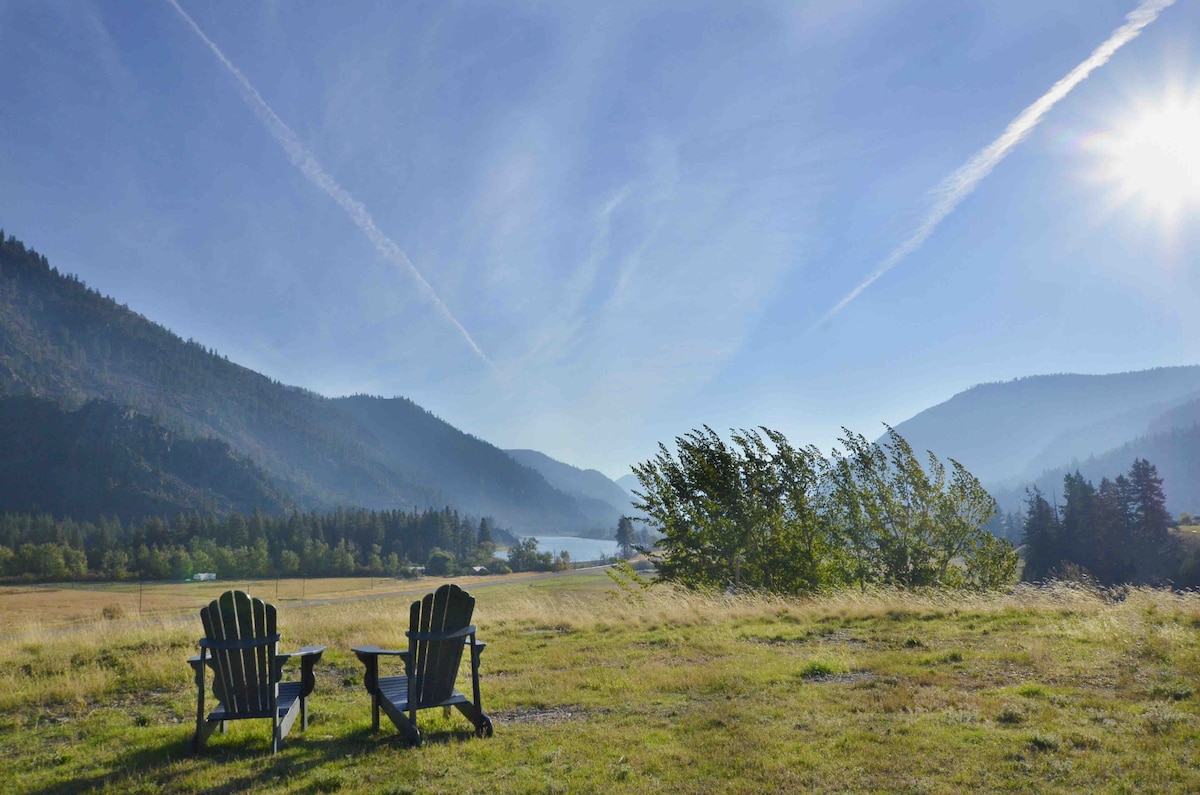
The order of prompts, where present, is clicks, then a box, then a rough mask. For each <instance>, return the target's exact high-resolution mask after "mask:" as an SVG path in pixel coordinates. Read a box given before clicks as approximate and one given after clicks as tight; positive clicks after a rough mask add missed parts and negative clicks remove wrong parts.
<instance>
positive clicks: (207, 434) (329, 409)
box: [0, 235, 591, 531]
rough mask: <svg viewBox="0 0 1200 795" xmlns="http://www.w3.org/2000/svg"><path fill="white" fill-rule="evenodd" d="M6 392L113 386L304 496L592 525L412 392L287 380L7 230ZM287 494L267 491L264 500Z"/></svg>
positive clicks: (2, 326)
mask: <svg viewBox="0 0 1200 795" xmlns="http://www.w3.org/2000/svg"><path fill="white" fill-rule="evenodd" d="M5 396H22V397H26V396H29V397H40V398H44V399H47V400H51V401H54V402H56V403H58V404H59V405H61V406H63V407H64V408H66V409H75V408H78V407H80V406H82V405H83V404H84V403H85V402H86V401H88V400H92V399H100V400H105V401H109V402H111V403H113V404H116V405H118V406H129V407H132V408H134V409H136V410H137V411H138V412H140V413H142V414H146V415H149V416H153V417H155V418H157V421H159V422H160V423H161V424H162V426H163V427H164V428H165V429H167V430H169V431H170V433H172V434H176V435H177V436H178V438H188V437H191V438H201V439H202V438H212V439H217V440H220V441H221V442H224V443H225V444H227V445H228V446H229V448H231V449H232V450H233V451H236V453H237V454H238V455H242V456H245V457H247V458H248V459H250V460H251V461H253V462H254V464H255V465H256V466H258V467H261V469H262V471H263V472H264V473H265V475H266V477H267V478H268V479H269V480H270V483H271V489H272V490H273V491H272V493H274V492H278V493H279V494H285V495H288V497H289V499H291V500H294V504H296V505H297V506H298V507H301V508H317V509H327V508H332V507H336V506H338V505H344V506H359V507H365V508H372V509H393V508H400V509H406V510H411V509H419V508H426V507H433V508H440V507H443V506H446V505H450V506H453V507H455V508H457V509H459V510H462V511H468V512H472V513H476V514H479V515H491V516H493V517H495V518H496V519H497V520H499V521H500V522H501V523H509V524H512V525H514V526H515V527H516V528H517V529H520V530H528V531H535V530H537V531H546V530H554V531H571V530H578V529H583V528H586V527H589V526H590V525H591V521H590V520H589V518H588V516H587V513H586V512H585V511H583V510H581V509H580V507H579V506H578V505H577V504H576V503H575V501H574V500H573V499H572V498H571V497H569V496H567V495H565V494H562V493H560V492H558V491H556V490H555V489H554V488H552V487H551V486H550V485H549V484H547V483H546V482H545V480H544V479H543V478H542V477H541V476H540V475H538V474H537V473H535V472H532V471H530V470H528V469H527V468H524V467H521V466H520V465H518V464H517V463H516V462H515V461H513V460H512V459H511V458H510V457H508V456H507V455H505V454H504V453H503V452H502V451H501V450H499V449H498V448H496V447H494V446H492V445H489V444H487V443H486V442H483V441H481V440H478V439H475V438H474V437H470V436H469V435H467V434H464V433H462V432H461V431H459V430H458V429H456V428H453V427H452V426H450V425H448V424H447V423H445V422H442V421H441V420H439V419H437V418H436V417H434V416H433V415H432V414H429V413H428V412H426V411H424V410H421V409H419V408H418V407H416V406H415V405H414V404H412V403H411V402H409V401H405V400H403V399H399V400H395V401H378V402H377V403H375V402H370V399H358V398H349V399H344V400H337V401H335V400H330V399H327V398H324V397H321V396H320V395H316V394H314V393H311V392H308V391H306V390H303V389H298V388H295V387H289V386H285V385H283V384H281V383H279V382H277V381H273V380H271V379H269V378H267V377H265V376H263V375H260V374H258V373H255V372H253V371H251V370H248V369H247V368H245V367H242V366H240V365H237V364H234V363H232V362H230V361H229V360H227V359H225V358H224V357H222V356H219V355H217V353H216V352H215V351H212V350H208V349H206V348H205V347H204V346H202V345H200V344H198V343H196V342H193V341H187V342H185V341H184V340H182V339H180V338H179V337H178V336H177V335H175V334H173V333H171V332H170V331H168V330H167V329H165V328H163V327H162V326H160V325H157V324H155V323H153V322H151V321H150V320H147V319H146V318H145V317H143V316H141V315H139V314H137V313H135V312H132V311H130V310H129V309H128V308H127V307H124V306H120V305H118V304H117V303H116V302H114V301H113V300H112V299H109V298H105V297H103V296H101V295H100V294H99V293H98V292H96V291H95V290H92V289H90V288H88V287H87V286H85V285H84V284H83V283H82V282H80V281H79V280H78V279H77V278H75V277H72V276H64V275H62V274H60V273H59V272H58V271H57V270H55V269H54V268H52V267H51V266H50V263H49V262H48V261H47V260H46V258H45V257H43V256H41V255H39V254H37V253H36V252H35V251H33V250H32V249H27V248H26V247H25V246H24V244H22V243H21V242H20V241H18V240H16V239H15V238H12V237H8V238H7V239H4V238H3V235H0V397H5ZM210 496H211V495H210ZM214 499H216V498H215V497H214ZM213 504H214V505H218V504H220V505H224V504H228V505H233V504H240V503H238V501H237V500H235V499H233V498H230V499H228V500H226V501H225V502H222V501H221V500H220V499H216V502H214V503H213ZM278 505H279V503H278V501H276V500H275V499H274V498H272V499H266V498H264V502H263V503H262V504H261V505H259V506H257V507H261V508H263V510H277V509H278ZM4 508H5V506H4V505H0V510H3V509H4ZM181 509H182V506H181Z"/></svg>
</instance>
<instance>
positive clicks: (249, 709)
mask: <svg viewBox="0 0 1200 795" xmlns="http://www.w3.org/2000/svg"><path fill="white" fill-rule="evenodd" d="M200 620H201V621H202V622H203V623H204V635H205V637H206V638H207V639H208V640H210V641H214V642H216V643H232V644H236V643H238V642H246V641H260V642H259V643H256V644H254V645H251V646H248V647H245V648H220V647H212V648H211V649H210V650H211V653H212V659H213V661H214V665H213V668H214V669H215V676H214V679H213V694H214V695H216V697H217V698H218V699H219V700H220V701H221V703H222V704H224V705H225V709H226V711H227V712H229V713H231V714H235V715H236V714H244V713H256V712H257V713H260V712H265V711H267V710H269V709H270V708H271V696H272V695H273V694H272V692H271V691H272V689H273V686H274V684H275V679H276V678H277V677H275V676H273V673H274V671H273V669H274V668H275V665H274V660H275V652H276V643H274V642H266V641H269V640H270V639H271V638H274V639H275V640H276V641H277V640H278V633H277V632H276V623H275V605H269V604H267V603H266V602H264V601H263V600H262V599H256V598H253V597H251V596H250V595H249V594H248V593H246V592H244V591H226V592H225V593H223V594H221V595H220V596H219V597H218V598H216V599H214V600H213V601H211V602H209V604H208V606H207V607H205V608H202V609H201V610H200Z"/></svg>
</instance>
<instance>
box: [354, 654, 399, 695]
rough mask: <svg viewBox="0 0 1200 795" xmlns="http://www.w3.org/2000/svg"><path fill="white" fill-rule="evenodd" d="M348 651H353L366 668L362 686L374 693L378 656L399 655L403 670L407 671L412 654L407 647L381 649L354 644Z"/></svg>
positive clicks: (377, 673)
mask: <svg viewBox="0 0 1200 795" xmlns="http://www.w3.org/2000/svg"><path fill="white" fill-rule="evenodd" d="M350 651H352V652H354V656H355V657H357V658H358V659H359V662H361V663H362V664H363V666H364V667H365V668H366V669H367V670H366V671H365V672H364V673H363V687H365V688H366V689H367V692H368V693H374V692H375V690H376V688H378V686H379V658H380V657H399V658H400V659H401V660H403V661H404V670H405V673H407V672H408V666H409V660H410V658H411V656H412V655H411V654H410V653H409V651H408V649H403V650H401V649H381V648H379V647H378V646H354V647H353V648H351V649H350Z"/></svg>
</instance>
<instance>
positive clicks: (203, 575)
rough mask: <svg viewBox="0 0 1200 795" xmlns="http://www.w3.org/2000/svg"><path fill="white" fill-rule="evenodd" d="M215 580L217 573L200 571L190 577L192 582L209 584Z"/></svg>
mask: <svg viewBox="0 0 1200 795" xmlns="http://www.w3.org/2000/svg"><path fill="white" fill-rule="evenodd" d="M215 579H217V573H216V572H215V571H201V572H197V573H196V574H193V575H192V581H193V582H211V581H212V580H215Z"/></svg>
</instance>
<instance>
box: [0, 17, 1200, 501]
mask: <svg viewBox="0 0 1200 795" xmlns="http://www.w3.org/2000/svg"><path fill="white" fill-rule="evenodd" d="M1151 6H1153V7H1151ZM1139 8H1140V9H1141V13H1142V16H1141V17H1135V18H1133V20H1132V21H1131V20H1130V19H1127V15H1129V14H1131V12H1135V10H1136V9H1139ZM1130 25H1134V26H1135V27H1136V30H1131V29H1130V27H1129V26H1130ZM1122 29H1124V30H1125V33H1126V34H1128V35H1124V36H1121V37H1119V40H1117V41H1115V43H1114V39H1113V37H1114V34H1119V32H1120V31H1121V30H1122ZM1106 42H1107V43H1109V49H1108V50H1105V51H1104V52H1103V53H1101V54H1100V55H1096V53H1097V48H1101V47H1102V45H1105V43H1106ZM1089 58H1091V59H1092V60H1091V61H1090V62H1089ZM1084 64H1088V67H1087V69H1085V70H1084V73H1085V76H1084V77H1082V78H1080V79H1074V82H1071V83H1070V84H1069V85H1068V86H1066V87H1065V89H1064V87H1063V84H1062V83H1060V81H1063V80H1064V78H1067V77H1068V76H1070V75H1072V74H1074V75H1075V77H1076V78H1079V76H1080V74H1081V73H1080V72H1079V69H1080V67H1081V65H1084ZM1056 84H1057V85H1059V88H1060V89H1061V90H1059V91H1058V93H1057V94H1055V93H1053V88H1054V87H1055V86H1056ZM1048 92H1050V93H1049V94H1048ZM1039 101H1041V103H1042V104H1041V105H1038V104H1037V103H1039ZM0 103H2V104H3V108H4V110H3V112H2V113H0V227H2V228H3V229H4V230H5V232H6V233H7V234H12V235H15V236H16V237H18V238H19V239H21V240H23V241H24V242H25V243H26V244H27V245H30V246H32V247H33V248H36V249H37V250H38V251H40V252H42V253H43V254H45V255H46V256H47V257H48V258H49V259H50V262H51V264H52V265H54V266H55V267H57V268H58V269H59V270H60V271H64V272H67V273H74V274H77V275H78V276H80V277H81V278H82V279H83V280H84V281H85V282H86V283H87V284H89V285H90V286H92V287H94V288H96V289H97V290H99V291H100V292H101V293H104V294H105V295H108V296H111V297H112V298H114V299H116V300H117V301H118V302H119V303H122V304H126V305H128V306H129V307H130V308H131V309H133V310H135V311H137V312H140V313H142V314H144V315H145V316H147V317H148V318H150V319H152V320H154V321H156V322H158V323H160V324H162V325H164V326H166V327H167V328H169V329H171V330H172V331H174V332H175V333H177V334H178V335H179V336H181V337H183V338H184V339H189V338H191V339H195V340H197V341H199V342H201V343H203V344H204V345H206V346H209V347H212V348H215V349H216V350H218V351H219V352H220V353H222V354H224V355H226V356H228V357H229V358H230V359H231V360H233V361H236V362H238V363H240V364H243V365H245V366H247V367H250V368H252V369H254V370H257V371H259V372H262V373H264V374H266V375H268V376H270V377H272V378H275V379H278V380H280V381H283V382H284V383H289V384H296V385H299V386H303V387H306V388H308V389H311V390H314V391H316V392H318V393H321V394H324V395H329V396H337V395H348V394H358V393H367V394H375V395H383V396H385V397H392V396H397V395H401V396H405V397H408V398H411V399H412V400H414V401H415V402H417V403H418V404H420V405H421V406H423V407H425V408H426V409H428V410H429V411H431V412H433V413H434V414H436V415H437V416H439V417H441V418H442V419H444V420H446V421H448V422H450V423H452V424H453V425H455V426H457V427H459V428H461V429H463V430H465V431H467V432H469V433H472V434H474V435H476V436H478V437H480V438H483V439H486V440H487V441H490V442H492V443H494V444H497V445H499V446H501V447H505V448H533V449H537V450H540V451H542V452H544V453H546V454H548V455H551V456H553V457H555V458H557V459H559V460H562V461H565V462H567V463H570V464H573V465H575V466H580V467H585V468H595V469H599V470H601V471H602V472H604V473H605V474H607V475H609V476H610V477H614V478H615V477H619V476H621V475H623V474H627V473H628V472H629V467H630V465H632V464H635V463H638V462H640V461H644V460H646V459H648V458H650V457H652V456H653V455H654V454H655V452H656V449H657V445H658V443H659V442H664V443H666V444H667V445H668V446H670V445H671V444H672V440H673V439H674V438H675V437H676V436H679V435H681V434H684V433H686V432H687V431H689V430H691V429H693V428H697V427H700V426H701V425H709V426H711V427H713V428H715V429H717V430H718V431H726V430H727V429H730V428H744V427H754V426H759V425H765V426H768V427H771V428H775V429H778V430H781V431H783V432H784V433H785V434H787V435H788V437H789V438H790V439H791V440H792V441H793V442H795V443H797V444H807V443H813V444H816V445H818V446H819V447H821V448H822V449H826V450H827V449H829V448H830V447H831V446H832V445H833V444H834V443H835V441H836V439H837V437H838V436H839V435H840V433H841V431H840V428H841V427H842V426H845V427H848V428H851V429H852V430H855V431H858V432H861V433H864V434H866V435H867V436H871V437H873V436H875V435H877V434H878V433H880V432H882V430H883V426H882V424H881V423H885V422H886V423H889V424H897V423H899V422H901V421H903V420H905V419H907V418H909V417H911V416H912V415H914V414H916V413H918V412H919V411H921V410H923V409H925V408H928V407H930V406H932V405H935V404H937V403H939V402H941V401H943V400H946V399H948V398H950V397H951V396H952V395H954V394H955V393H957V392H959V391H962V390H964V389H966V388H968V387H970V386H972V385H975V384H979V383H984V382H992V381H1003V380H1008V379H1012V378H1017V377H1021V376H1026V375H1033V374H1041V373H1061V372H1083V373H1105V372H1120V371H1127V370H1140V369H1147V368H1151V367H1158V366H1169V365H1183V364H1197V363H1200V301H1198V300H1197V298H1198V297H1200V259H1198V254H1200V2H1196V0H1178V2H1176V3H1174V4H1170V3H1169V2H1160V3H1143V4H1142V5H1141V6H1139V4H1138V3H1136V2H1116V1H1115V0H1114V1H1110V0H1060V1H1058V2H1052V3H1047V2H1045V0H1035V1H1034V2H1024V1H1022V0H1006V2H1003V3H959V2H950V1H949V0H946V1H945V2H932V1H931V2H892V1H890V0H876V1H875V2H867V3H850V2H845V3H841V2H839V3H832V2H824V1H822V2H797V1H793V0H787V1H784V0H781V1H780V2H751V1H750V0H746V1H745V2H741V1H739V2H736V3H735V2H726V1H725V0H722V1H721V2H713V3H705V2H694V1H689V2H679V3H675V2H644V1H643V2H629V3H622V2H613V3H604V4H593V3H545V2H516V1H515V0H514V1H513V2H487V1H486V0H478V1H477V2H468V3H457V2H442V1H440V0H439V2H423V3H422V2H413V3H392V2H357V1H354V0H347V2H339V3H299V2H282V1H279V2H267V1H265V0H264V1H263V2H254V1H250V2H247V1H246V0H236V2H226V1H224V0H205V2H196V1H195V0H177V2H172V0H153V1H150V0H147V1H146V2H136V3H135V2H123V1H120V2H88V0H67V1H66V2H55V1H54V0H45V1H44V2H36V3H35V2H28V0H0ZM1031 113H1032V114H1033V115H1032V116H1031V115H1030V114H1031ZM1022 119H1023V120H1024V121H1023V122H1022ZM1022 124H1024V126H1022ZM1014 125H1016V127H1020V129H1019V130H1016V131H1015V132H1014V129H1015V128H1014ZM1006 131H1007V132H1008V134H1009V135H1008V137H1007V138H1005V135H1006ZM980 158H982V160H981V159H980Z"/></svg>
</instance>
